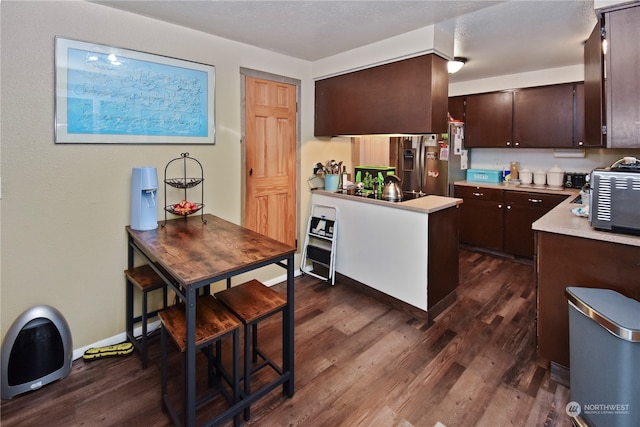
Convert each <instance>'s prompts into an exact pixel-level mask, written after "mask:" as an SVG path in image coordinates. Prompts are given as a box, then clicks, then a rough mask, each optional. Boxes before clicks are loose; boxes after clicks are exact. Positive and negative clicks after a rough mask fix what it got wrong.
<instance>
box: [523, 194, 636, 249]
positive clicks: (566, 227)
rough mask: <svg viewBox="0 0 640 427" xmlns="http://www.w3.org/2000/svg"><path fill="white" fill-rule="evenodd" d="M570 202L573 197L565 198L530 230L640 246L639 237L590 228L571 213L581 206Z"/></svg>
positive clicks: (587, 220) (581, 218) (587, 223)
mask: <svg viewBox="0 0 640 427" xmlns="http://www.w3.org/2000/svg"><path fill="white" fill-rule="evenodd" d="M574 191H575V190H574ZM571 200H573V197H569V198H567V200H565V201H564V202H562V203H560V204H559V205H558V206H556V207H555V208H553V209H552V210H551V211H550V212H549V213H547V214H546V215H545V216H543V217H542V218H540V219H539V220H537V221H536V222H534V223H533V225H532V228H533V229H534V230H537V231H546V232H548V233H556V234H565V235H568V236H573V237H583V238H585V239H593V240H601V241H604V242H611V243H619V244H621V245H630V246H640V236H632V235H629V234H620V233H614V232H611V231H601V230H596V229H595V228H593V227H591V225H589V219H588V218H585V217H579V216H577V215H574V214H573V213H571V209H573V208H575V207H579V206H582V205H580V204H577V203H571Z"/></svg>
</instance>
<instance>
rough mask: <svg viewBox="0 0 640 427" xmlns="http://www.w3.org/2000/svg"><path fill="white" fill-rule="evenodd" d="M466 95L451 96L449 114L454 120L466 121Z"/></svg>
mask: <svg viewBox="0 0 640 427" xmlns="http://www.w3.org/2000/svg"><path fill="white" fill-rule="evenodd" d="M466 98H467V97H466V96H464V95H463V96H452V97H450V98H449V114H450V115H451V117H452V118H453V119H454V120H462V121H464V116H465V113H464V110H465V108H464V107H465V106H464V103H465V99H466Z"/></svg>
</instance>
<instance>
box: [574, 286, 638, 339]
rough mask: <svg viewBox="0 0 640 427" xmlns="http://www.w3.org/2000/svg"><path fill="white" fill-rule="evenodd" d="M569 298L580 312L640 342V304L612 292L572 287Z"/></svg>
mask: <svg viewBox="0 0 640 427" xmlns="http://www.w3.org/2000/svg"><path fill="white" fill-rule="evenodd" d="M565 295H566V297H567V299H568V300H569V303H570V304H572V305H573V306H574V307H575V308H576V309H578V310H579V311H580V312H582V313H583V314H584V315H585V316H587V317H589V318H591V319H593V320H594V321H596V322H597V323H598V324H600V326H602V327H603V328H605V329H607V330H608V331H609V332H611V333H612V334H614V335H616V336H617V337H619V338H622V339H624V340H627V341H631V342H640V301H636V300H634V299H631V298H627V297H625V296H624V295H622V294H619V293H618V292H615V291H612V290H610V289H597V288H579V287H573V286H571V287H568V288H567V289H566V290H565Z"/></svg>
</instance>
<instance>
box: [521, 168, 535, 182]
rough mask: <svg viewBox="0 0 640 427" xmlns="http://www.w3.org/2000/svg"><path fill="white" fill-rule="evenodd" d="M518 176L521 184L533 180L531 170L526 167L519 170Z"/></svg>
mask: <svg viewBox="0 0 640 427" xmlns="http://www.w3.org/2000/svg"><path fill="white" fill-rule="evenodd" d="M519 176H520V182H521V183H522V184H531V183H532V182H533V172H531V169H529V168H527V167H525V168H524V169H522V170H521V171H520V174H519Z"/></svg>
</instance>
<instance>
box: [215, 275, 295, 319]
mask: <svg viewBox="0 0 640 427" xmlns="http://www.w3.org/2000/svg"><path fill="white" fill-rule="evenodd" d="M215 297H216V298H217V299H218V300H220V301H222V303H223V304H224V305H226V306H227V307H229V309H230V310H231V311H233V313H234V314H235V315H236V316H238V317H239V318H240V320H242V323H245V324H246V323H252V322H259V321H260V320H262V319H264V318H266V317H269V316H270V315H272V314H274V313H275V312H277V311H280V310H282V309H283V308H284V307H285V306H286V305H287V300H286V299H284V298H283V297H282V295H280V294H279V293H277V292H276V291H274V290H273V289H271V288H269V287H268V286H265V285H264V284H262V283H261V282H259V281H257V280H255V279H254V280H250V281H248V282H246V283H243V284H241V285H237V286H233V287H231V288H229V289H225V290H223V291H220V292H218V293H216V294H215Z"/></svg>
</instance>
